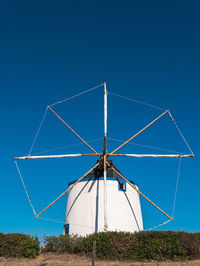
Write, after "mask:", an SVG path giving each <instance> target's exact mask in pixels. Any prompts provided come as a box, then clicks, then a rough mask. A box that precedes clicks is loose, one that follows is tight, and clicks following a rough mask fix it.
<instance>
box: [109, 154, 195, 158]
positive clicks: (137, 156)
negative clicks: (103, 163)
mask: <svg viewBox="0 0 200 266" xmlns="http://www.w3.org/2000/svg"><path fill="white" fill-rule="evenodd" d="M107 156H125V157H136V158H151V157H153V158H185V157H194V154H110V153H108V154H107Z"/></svg>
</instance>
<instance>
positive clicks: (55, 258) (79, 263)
mask: <svg viewBox="0 0 200 266" xmlns="http://www.w3.org/2000/svg"><path fill="white" fill-rule="evenodd" d="M91 264H92V263H91V259H90V258H86V257H81V256H77V255H69V254H41V255H39V256H38V257H37V258H36V259H13V258H12V259H11V258H2V257H0V266H1V265H6V266H18V265H19V266H65V265H68V266H69V265H72V266H89V265H91ZM95 265H96V266H100V265H101V266H115V265H116V266H119V265H125V266H148V265H149V266H154V265H155V266H159V265H160V266H161V265H164V266H171V265H174V266H186V265H189V266H190V265H192V266H197V265H198V266H200V260H196V261H186V262H171V261H169V262H130V261H123V262H122V261H98V260H96V262H95Z"/></svg>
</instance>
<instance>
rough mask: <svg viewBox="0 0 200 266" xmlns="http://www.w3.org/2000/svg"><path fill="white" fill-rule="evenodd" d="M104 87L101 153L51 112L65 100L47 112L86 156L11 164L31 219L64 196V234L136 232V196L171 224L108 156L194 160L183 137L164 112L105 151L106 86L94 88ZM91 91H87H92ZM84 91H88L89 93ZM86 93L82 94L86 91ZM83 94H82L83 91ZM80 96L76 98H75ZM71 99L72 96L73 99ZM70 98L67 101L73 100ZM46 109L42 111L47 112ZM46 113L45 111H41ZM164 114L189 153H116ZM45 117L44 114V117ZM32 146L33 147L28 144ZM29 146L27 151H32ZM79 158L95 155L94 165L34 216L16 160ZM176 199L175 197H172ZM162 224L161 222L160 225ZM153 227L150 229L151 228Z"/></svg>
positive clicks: (140, 223)
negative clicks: (78, 142)
mask: <svg viewBox="0 0 200 266" xmlns="http://www.w3.org/2000/svg"><path fill="white" fill-rule="evenodd" d="M100 86H104V145H103V152H101V153H98V152H96V151H95V150H94V149H93V148H92V147H91V146H90V145H89V144H88V143H87V142H86V141H85V140H84V139H83V138H82V137H81V136H80V135H79V134H77V132H75V131H74V130H73V129H72V128H71V127H70V126H69V125H68V124H67V123H66V122H65V121H64V120H63V119H62V118H61V117H60V116H59V115H58V114H57V113H56V112H55V111H54V110H53V109H52V106H53V105H55V104H59V103H61V102H64V101H66V100H68V99H66V100H63V101H60V102H58V103H55V104H53V105H50V106H47V110H49V111H51V112H52V113H53V114H54V115H55V116H56V117H57V118H58V119H59V120H60V121H61V122H62V123H63V124H64V125H65V126H66V127H67V128H68V129H69V130H70V131H71V132H73V133H74V134H75V135H76V137H78V138H79V139H80V140H81V141H82V142H83V143H84V144H85V145H86V146H87V147H88V148H89V149H90V150H91V151H92V153H89V154H62V155H47V156H31V155H30V152H29V155H28V156H23V157H15V158H14V160H15V163H16V166H17V169H18V172H19V175H20V178H21V180H22V183H23V185H24V189H25V191H26V194H27V197H28V199H29V202H30V204H31V207H32V209H33V212H34V216H35V218H39V216H40V215H41V214H42V213H44V212H45V211H46V210H47V209H48V208H50V207H51V206H52V205H53V204H54V203H55V202H56V201H58V200H59V199H60V198H61V197H63V196H64V195H65V194H66V193H68V200H67V208H66V216H65V224H64V234H78V235H82V236H84V235H87V234H91V233H94V232H100V231H108V230H109V231H126V232H136V231H142V230H143V220H142V213H141V206H140V198H139V197H140V195H141V196H142V197H144V198H145V199H146V200H147V201H148V202H149V203H150V204H152V205H153V206H154V207H155V208H157V209H158V210H159V211H160V212H161V213H163V214H164V215H165V216H166V217H167V218H168V220H167V221H166V222H165V223H167V222H169V221H172V220H173V219H174V217H173V214H172V216H170V215H168V214H167V213H166V212H164V211H163V210H162V209H161V208H159V207H158V206H157V205H156V204H155V203H154V202H152V201H151V200H150V199H149V198H147V197H146V196H145V195H144V194H143V193H142V192H141V191H140V190H139V188H138V187H137V186H136V185H135V184H134V182H133V181H130V180H127V179H126V178H125V177H124V176H123V175H122V174H121V172H120V171H119V170H118V169H117V168H116V167H115V166H114V165H113V162H112V160H110V158H111V157H115V156H127V157H136V158H143V157H149V158H150V157H152V158H155V157H157V158H183V157H194V154H193V152H192V150H191V149H190V147H189V145H188V143H187V142H186V140H185V138H184V137H183V135H182V133H181V131H180V129H179V128H178V126H177V124H176V123H175V121H174V118H173V117H172V115H171V113H170V112H169V110H165V111H164V112H163V113H162V114H161V115H160V116H158V117H157V118H155V119H154V120H153V121H152V122H150V123H149V124H148V125H147V126H145V127H144V128H143V129H141V130H140V131H139V132H137V133H136V134H134V135H133V136H132V137H131V138H129V139H128V140H127V141H125V142H124V143H122V144H121V145H120V146H119V147H117V148H116V149H115V150H113V151H112V152H108V151H107V94H108V93H107V89H106V83H105V82H104V83H103V84H101V85H99V86H97V87H100ZM97 87H95V88H92V89H90V90H93V89H96V88H97ZM90 90H88V91H90ZM88 91H86V92H88ZM84 93H85V92H84ZM81 94H83V93H80V94H78V95H76V96H79V95H81ZM76 96H73V97H76ZM73 97H70V98H69V99H71V98H73ZM47 110H46V111H47ZM45 114H46V112H45ZM166 114H168V115H169V116H170V118H171V119H172V121H173V123H174V124H175V126H176V128H177V130H178V131H179V133H180V135H181V137H182V138H183V140H184V142H185V143H186V145H187V146H188V148H189V150H190V152H191V153H190V154H116V152H117V151H118V150H120V149H121V148H122V147H123V146H125V145H126V144H127V143H129V142H130V141H131V140H133V139H134V138H135V137H136V136H138V135H139V134H140V133H142V132H143V131H145V130H146V129H147V128H148V127H150V126H151V125H152V124H153V123H155V122H156V121H157V120H159V119H160V118H161V117H163V116H164V115H166ZM44 117H45V115H44ZM44 117H43V119H42V122H41V124H40V127H39V129H38V132H37V134H36V137H35V139H34V142H33V144H34V143H35V140H36V138H37V136H38V133H39V130H40V128H41V125H42V123H43V121H44ZM32 147H33V145H32ZM32 147H31V150H32ZM81 156H89V157H90V156H96V157H97V158H98V160H97V163H96V164H95V165H94V166H93V167H92V168H91V169H90V170H89V171H87V173H85V174H84V175H83V176H82V177H80V178H79V179H77V180H76V181H74V182H71V183H70V184H69V186H68V188H67V189H66V190H65V191H64V192H63V193H62V194H61V195H60V196H59V197H57V198H56V199H55V200H54V201H53V202H52V203H51V204H49V205H48V206H47V207H46V208H45V209H44V210H42V211H41V212H39V213H38V214H36V212H35V209H34V207H33V204H32V202H31V201H30V197H29V194H28V192H27V189H26V187H25V184H24V181H23V178H22V175H21V173H20V170H19V167H18V165H17V160H19V159H53V158H68V157H81ZM175 196H176V195H175ZM165 223H161V224H159V225H158V226H160V225H163V224H165ZM156 227H157V226H156ZM152 228H153V227H152Z"/></svg>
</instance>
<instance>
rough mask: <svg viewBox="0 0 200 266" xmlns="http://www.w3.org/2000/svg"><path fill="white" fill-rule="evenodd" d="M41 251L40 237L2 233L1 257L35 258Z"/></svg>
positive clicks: (0, 237)
mask: <svg viewBox="0 0 200 266" xmlns="http://www.w3.org/2000/svg"><path fill="white" fill-rule="evenodd" d="M39 252H40V242H39V240H38V237H31V236H29V235H23V234H2V233H0V257H2V256H3V257H14V258H21V257H26V258H35V257H37V255H38V254H39Z"/></svg>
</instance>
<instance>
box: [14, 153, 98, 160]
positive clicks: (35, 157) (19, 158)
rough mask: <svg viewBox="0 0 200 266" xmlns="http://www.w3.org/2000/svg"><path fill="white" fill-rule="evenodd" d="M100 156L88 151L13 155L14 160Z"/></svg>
mask: <svg viewBox="0 0 200 266" xmlns="http://www.w3.org/2000/svg"><path fill="white" fill-rule="evenodd" d="M97 155H98V156H100V154H99V153H98V154H95V153H88V154H62V155H42V156H23V157H15V158H14V160H27V159H56V158H70V157H81V156H97Z"/></svg>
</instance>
